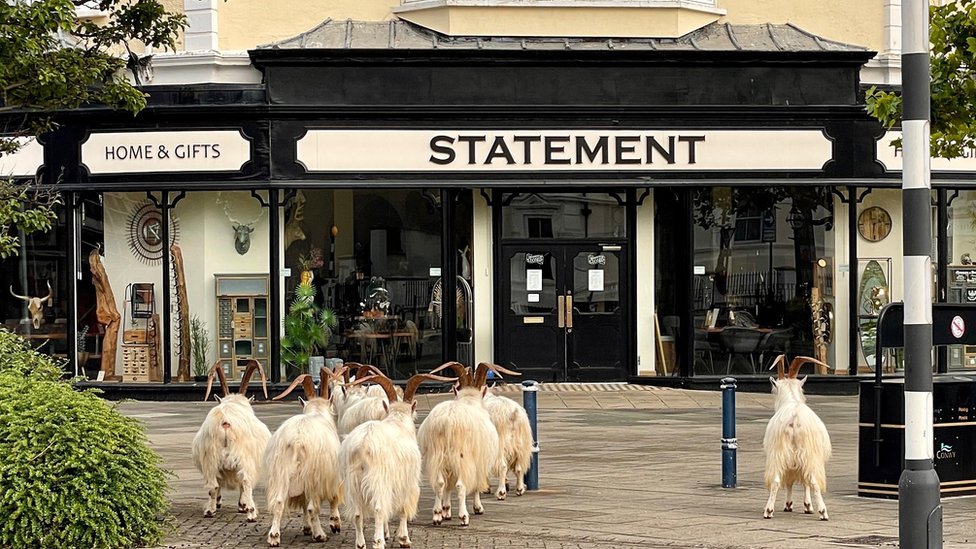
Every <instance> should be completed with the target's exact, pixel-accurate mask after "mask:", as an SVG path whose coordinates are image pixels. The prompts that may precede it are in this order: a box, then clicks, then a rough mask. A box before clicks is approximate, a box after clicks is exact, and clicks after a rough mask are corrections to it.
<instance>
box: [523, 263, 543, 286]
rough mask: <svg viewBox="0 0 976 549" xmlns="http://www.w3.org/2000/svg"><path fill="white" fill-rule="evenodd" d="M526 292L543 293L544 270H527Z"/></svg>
mask: <svg viewBox="0 0 976 549" xmlns="http://www.w3.org/2000/svg"><path fill="white" fill-rule="evenodd" d="M525 290H526V291H528V292H541V291H542V269H526V270H525Z"/></svg>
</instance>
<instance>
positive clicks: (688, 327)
mask: <svg viewBox="0 0 976 549" xmlns="http://www.w3.org/2000/svg"><path fill="white" fill-rule="evenodd" d="M693 192H694V189H692V188H690V187H689V188H683V189H681V190H679V191H677V193H678V204H679V208H680V209H681V215H679V216H678V218H677V219H678V223H679V225H678V226H677V227H675V231H674V232H675V238H676V239H677V241H678V242H677V245H676V246H675V249H677V250H678V257H676V258H675V261H674V266H675V268H676V269H678V276H677V278H676V282H677V283H676V287H675V289H674V291H675V303H676V305H677V308H678V311H681V329H680V330H679V332H680V334H681V339H682V340H683V341H681V342H680V344H679V346H680V350H679V353H680V356H679V359H678V363H679V364H680V368H679V374H680V375H681V376H684V377H691V376H693V375H695V293H694V292H695V289H694V284H693V281H694V279H695V276H694V272H695V203H694V197H693V196H692V193H693Z"/></svg>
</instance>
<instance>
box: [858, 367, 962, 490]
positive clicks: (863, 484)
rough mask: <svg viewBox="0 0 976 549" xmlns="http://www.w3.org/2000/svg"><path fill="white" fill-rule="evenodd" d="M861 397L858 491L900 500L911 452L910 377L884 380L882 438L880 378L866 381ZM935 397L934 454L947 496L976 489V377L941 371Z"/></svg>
mask: <svg viewBox="0 0 976 549" xmlns="http://www.w3.org/2000/svg"><path fill="white" fill-rule="evenodd" d="M859 400H860V402H859V408H860V410H859V413H858V440H859V445H858V459H857V463H858V467H857V470H858V475H857V495H859V496H864V497H874V498H890V499H897V498H898V479H899V477H901V472H902V469H903V468H904V456H905V380H904V379H885V380H883V381H882V382H881V398H880V403H881V407H880V412H881V426H880V430H879V431H880V437H877V436H876V434H877V433H876V431H875V419H876V416H875V412H876V410H878V408H877V406H876V405H875V402H876V399H875V381H874V380H865V381H862V382H861V383H860V396H859ZM932 402H933V412H934V414H935V417H934V422H935V429H934V448H933V450H934V452H933V455H934V456H935V460H934V462H935V470H936V472H937V473H938V474H939V481H940V482H941V484H942V497H953V496H965V495H972V494H976V377H973V376H968V375H952V374H942V375H937V376H935V378H934V380H933V386H932ZM876 439H880V440H879V441H878V443H876V442H875V440H876Z"/></svg>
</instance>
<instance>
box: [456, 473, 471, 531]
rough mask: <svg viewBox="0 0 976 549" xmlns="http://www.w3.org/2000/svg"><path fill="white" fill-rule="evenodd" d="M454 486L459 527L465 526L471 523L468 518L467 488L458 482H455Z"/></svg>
mask: <svg viewBox="0 0 976 549" xmlns="http://www.w3.org/2000/svg"><path fill="white" fill-rule="evenodd" d="M456 486H457V495H458V520H459V521H461V526H467V525H468V524H470V523H471V517H470V516H468V487H467V486H465V485H464V483H463V482H461V481H460V480H459V481H457V484H456Z"/></svg>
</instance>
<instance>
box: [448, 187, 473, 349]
mask: <svg viewBox="0 0 976 549" xmlns="http://www.w3.org/2000/svg"><path fill="white" fill-rule="evenodd" d="M456 199H457V191H456V190H453V189H441V330H442V331H443V333H442V341H443V342H444V349H443V350H442V352H443V356H444V360H445V361H447V362H449V361H452V360H457V356H458V353H457V301H456V299H457V297H456V296H457V256H456V255H455V254H456V253H457V252H455V251H454V249H455V245H454V221H455V219H454V218H455V215H454V212H455V207H454V206H455V204H454V201H455V200H456ZM465 366H473V364H465Z"/></svg>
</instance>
